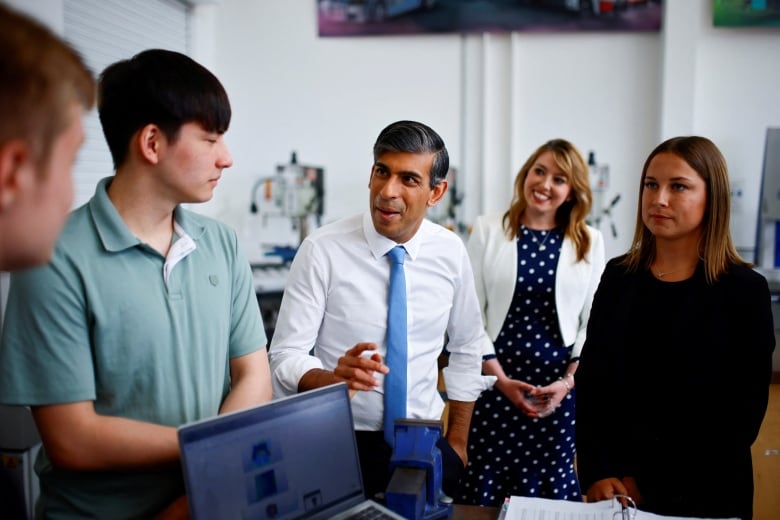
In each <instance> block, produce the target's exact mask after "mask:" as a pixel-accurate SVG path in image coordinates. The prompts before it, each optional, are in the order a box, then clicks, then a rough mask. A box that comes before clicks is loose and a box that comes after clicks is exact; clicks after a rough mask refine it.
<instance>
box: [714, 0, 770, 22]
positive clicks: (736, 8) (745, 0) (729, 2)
mask: <svg viewBox="0 0 780 520" xmlns="http://www.w3.org/2000/svg"><path fill="white" fill-rule="evenodd" d="M712 21H713V25H715V26H716V27H780V0H713V4H712Z"/></svg>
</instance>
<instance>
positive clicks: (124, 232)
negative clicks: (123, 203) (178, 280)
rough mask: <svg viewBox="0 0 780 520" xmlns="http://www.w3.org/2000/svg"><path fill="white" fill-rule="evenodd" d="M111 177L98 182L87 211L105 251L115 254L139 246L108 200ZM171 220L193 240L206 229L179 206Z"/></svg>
mask: <svg viewBox="0 0 780 520" xmlns="http://www.w3.org/2000/svg"><path fill="white" fill-rule="evenodd" d="M112 179H113V177H106V178H104V179H101V180H100V182H98V185H97V188H96V189H95V195H94V196H93V197H92V199H90V201H89V203H88V204H89V211H90V214H91V215H92V221H93V222H94V224H95V228H96V229H97V234H98V236H99V237H100V241H101V243H102V244H103V247H104V248H105V249H106V251H111V252H117V251H122V250H124V249H129V248H131V247H135V246H137V245H141V241H140V240H138V237H136V236H135V235H134V234H133V233H132V232H131V231H130V230H129V229H128V228H127V225H126V224H125V222H124V221H123V220H122V217H121V216H120V215H119V212H118V211H117V210H116V207H115V206H114V204H113V203H112V202H111V199H109V198H108V187H109V186H110V185H111V180H112ZM173 219H174V221H176V223H177V224H178V225H179V226H181V228H182V229H183V230H184V231H185V232H186V233H187V235H189V236H190V237H191V238H192V239H193V240H198V239H199V238H200V237H201V236H203V233H204V232H205V230H206V228H205V227H204V226H203V225H202V224H200V223H198V222H196V221H195V219H194V218H193V217H192V215H189V214H188V213H187V212H186V211H183V210H182V208H181V206H176V208H175V209H174V210H173Z"/></svg>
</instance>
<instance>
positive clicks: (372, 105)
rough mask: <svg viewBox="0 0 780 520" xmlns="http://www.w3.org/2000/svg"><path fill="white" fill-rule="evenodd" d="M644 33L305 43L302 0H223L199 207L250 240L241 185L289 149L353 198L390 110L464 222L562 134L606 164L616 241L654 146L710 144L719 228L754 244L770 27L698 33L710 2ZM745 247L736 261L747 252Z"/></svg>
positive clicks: (329, 196)
mask: <svg viewBox="0 0 780 520" xmlns="http://www.w3.org/2000/svg"><path fill="white" fill-rule="evenodd" d="M664 10H665V20H664V27H663V29H662V31H661V32H660V33H548V34H539V33H514V34H485V35H478V34H472V35H466V36H460V35H428V36H414V37H407V36H403V37H399V36H386V37H368V36H366V37H356V38H319V37H317V25H316V23H317V22H316V6H315V1H314V0H284V1H282V0H265V1H263V2H256V1H253V0H223V1H222V2H221V3H220V4H219V6H218V7H217V8H216V14H215V17H214V18H215V22H214V28H215V31H216V34H217V37H216V38H215V41H216V47H217V48H216V51H215V56H216V60H215V63H214V70H215V72H216V73H217V74H218V75H219V76H220V77H221V78H222V80H223V81H224V82H225V85H226V87H227V89H228V92H229V94H230V96H231V100H232V102H233V106H234V113H235V115H234V122H233V124H232V126H231V130H230V132H229V134H228V142H229V144H230V146H231V149H232V151H233V153H234V157H235V166H234V168H233V170H232V171H230V172H228V175H226V176H225V177H224V179H225V180H224V181H223V184H222V186H221V187H220V188H219V190H218V193H217V195H216V197H215V200H214V201H213V202H212V203H210V204H209V205H207V206H206V207H204V208H203V210H204V211H205V212H208V213H212V214H215V215H217V216H219V217H221V218H224V219H225V220H228V221H229V222H231V223H232V224H233V225H234V226H236V227H237V228H239V229H241V230H243V231H244V233H245V235H244V236H247V237H249V236H252V237H258V238H255V239H253V242H252V244H249V248H250V251H251V247H252V245H253V244H254V240H262V237H263V236H267V234H268V233H269V231H268V230H265V231H264V230H262V229H260V228H259V226H260V224H259V222H257V221H256V220H252V218H251V216H250V215H249V212H248V209H247V208H248V203H249V202H248V195H247V190H248V189H249V187H250V186H251V183H252V181H253V180H254V178H256V177H257V176H261V175H268V174H270V173H272V171H273V167H274V166H275V164H277V163H279V162H286V161H287V159H288V157H289V153H290V151H291V150H296V151H297V152H298V157H299V159H300V160H301V161H302V162H309V163H314V164H318V165H323V166H325V168H326V204H325V208H326V219H325V220H332V219H335V218H338V217H341V216H344V215H347V214H351V213H353V212H356V211H361V210H363V209H364V208H365V207H366V197H367V190H366V183H367V179H368V172H369V168H370V163H371V145H372V143H373V140H374V139H375V137H376V135H377V134H378V132H379V130H381V128H382V127H383V126H384V125H386V124H387V123H390V122H392V121H394V120H397V119H401V118H413V119H418V120H421V121H424V122H427V123H429V124H430V125H431V126H432V127H433V128H435V129H436V130H437V131H439V132H440V133H441V134H442V136H443V137H444V139H445V141H446V143H447V144H448V148H449V149H450V152H451V156H452V162H453V164H454V165H455V166H457V167H458V168H459V172H460V174H461V180H462V181H463V182H464V183H465V188H466V190H465V192H466V199H465V200H464V204H463V217H464V218H465V220H466V221H467V222H470V221H471V220H473V218H474V216H476V215H477V214H479V213H483V212H488V211H502V210H503V209H504V208H505V207H506V205H507V202H508V200H509V196H510V189H511V183H512V180H513V178H514V175H515V173H516V171H517V170H518V169H519V167H520V165H521V164H522V163H523V161H524V159H525V158H526V157H527V155H528V154H529V153H530V152H531V151H532V150H533V149H535V148H536V146H538V145H539V144H541V143H542V142H543V141H545V140H547V139H549V138H552V137H564V138H567V139H570V140H571V141H573V142H574V143H575V144H576V145H577V146H578V147H579V148H580V149H581V151H582V152H583V153H584V154H587V152H588V151H589V150H594V151H595V152H596V156H597V159H598V160H599V162H605V163H608V164H609V165H610V171H611V186H610V190H609V192H608V193H607V195H606V199H607V200H609V199H611V198H612V197H613V196H614V195H616V194H620V195H621V201H620V203H619V204H618V206H617V207H616V208H615V221H616V227H617V231H618V237H617V239H613V238H612V237H611V234H610V232H609V225H608V224H607V225H603V226H602V230H603V231H605V233H606V235H607V253H608V255H610V256H614V255H617V254H619V253H621V252H623V251H624V250H625V249H626V248H627V247H628V245H629V244H630V240H631V237H632V235H633V228H634V222H635V215H636V192H637V188H638V178H639V174H640V171H641V167H642V164H643V162H644V159H645V157H646V156H647V154H648V153H649V152H650V150H651V149H652V148H653V147H654V146H655V145H656V144H658V143H659V142H660V141H661V140H662V139H664V138H667V137H671V136H672V135H681V134H691V133H697V134H701V135H705V136H708V137H710V138H712V139H713V140H714V141H715V142H716V144H718V145H719V146H720V147H721V149H722V150H723V152H724V154H725V155H726V157H727V160H728V162H729V166H730V168H731V171H732V177H733V178H734V180H735V181H736V183H737V184H738V185H739V187H740V188H741V189H742V192H743V193H744V200H742V201H739V202H740V204H739V211H735V215H734V219H733V225H732V228H733V229H734V230H735V239H736V242H737V245H738V246H740V247H743V248H750V247H752V245H753V243H754V234H755V231H754V229H755V215H756V208H757V206H758V193H759V176H760V172H761V164H762V157H763V146H764V133H765V131H766V127H767V126H772V125H774V126H777V125H780V103H778V95H777V92H778V91H777V85H779V84H780V67H778V66H777V64H778V63H780V31H778V30H777V29H721V28H714V27H713V26H712V1H711V0H686V1H685V2H679V1H678V2H671V1H666V2H665V5H664ZM746 254H752V252H751V253H746Z"/></svg>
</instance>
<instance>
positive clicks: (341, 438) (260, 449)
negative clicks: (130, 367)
mask: <svg viewBox="0 0 780 520" xmlns="http://www.w3.org/2000/svg"><path fill="white" fill-rule="evenodd" d="M179 443H180V449H181V456H182V468H183V471H184V480H185V485H186V488H187V495H188V500H189V505H190V515H191V516H192V517H193V518H195V519H214V518H230V519H234V518H235V519H293V518H327V517H329V516H331V515H332V514H334V513H337V512H339V511H342V510H344V509H346V508H347V507H349V506H351V505H353V504H356V503H359V502H361V501H362V500H364V496H363V485H362V481H361V477H360V466H359V461H358V456H357V448H356V445H355V433H354V431H353V426H352V411H351V409H350V404H349V396H348V393H347V387H346V385H344V384H337V385H331V386H327V387H323V388H318V389H315V390H311V391H308V392H303V393H300V394H297V395H294V396H290V397H285V398H282V399H278V400H276V401H272V402H270V403H267V404H264V405H261V406H258V407H255V408H250V409H247V410H242V411H238V412H234V413H230V414H226V415H221V416H217V417H214V418H210V419H205V420H203V421H199V422H195V423H191V424H188V425H184V426H182V427H180V428H179Z"/></svg>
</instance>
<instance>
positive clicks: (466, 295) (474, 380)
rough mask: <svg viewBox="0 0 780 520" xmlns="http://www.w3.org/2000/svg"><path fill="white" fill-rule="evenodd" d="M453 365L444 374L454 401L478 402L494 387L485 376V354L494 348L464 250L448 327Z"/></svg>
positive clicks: (450, 358)
mask: <svg viewBox="0 0 780 520" xmlns="http://www.w3.org/2000/svg"><path fill="white" fill-rule="evenodd" d="M447 336H448V342H447V351H448V352H449V354H450V356H449V363H448V365H447V367H446V368H445V369H444V370H443V371H442V373H443V376H444V384H445V385H446V388H447V398H448V399H451V400H453V401H465V402H471V401H476V400H477V398H478V397H479V394H480V393H481V392H482V391H483V390H485V389H486V384H487V385H488V386H487V388H489V387H490V385H492V382H490V380H489V379H486V378H484V377H483V376H482V354H483V351H484V350H486V349H487V348H492V342H491V341H490V338H489V337H488V336H487V333H486V332H485V327H484V325H483V321H482V313H481V312H480V308H479V301H478V299H477V293H476V290H475V286H474V274H473V271H472V269H471V263H470V261H469V257H468V255H467V254H466V249H465V247H464V248H463V254H462V262H461V269H460V273H459V283H458V284H457V286H456V289H455V297H454V298H453V304H452V312H451V313H450V320H449V323H448V325H447Z"/></svg>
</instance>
